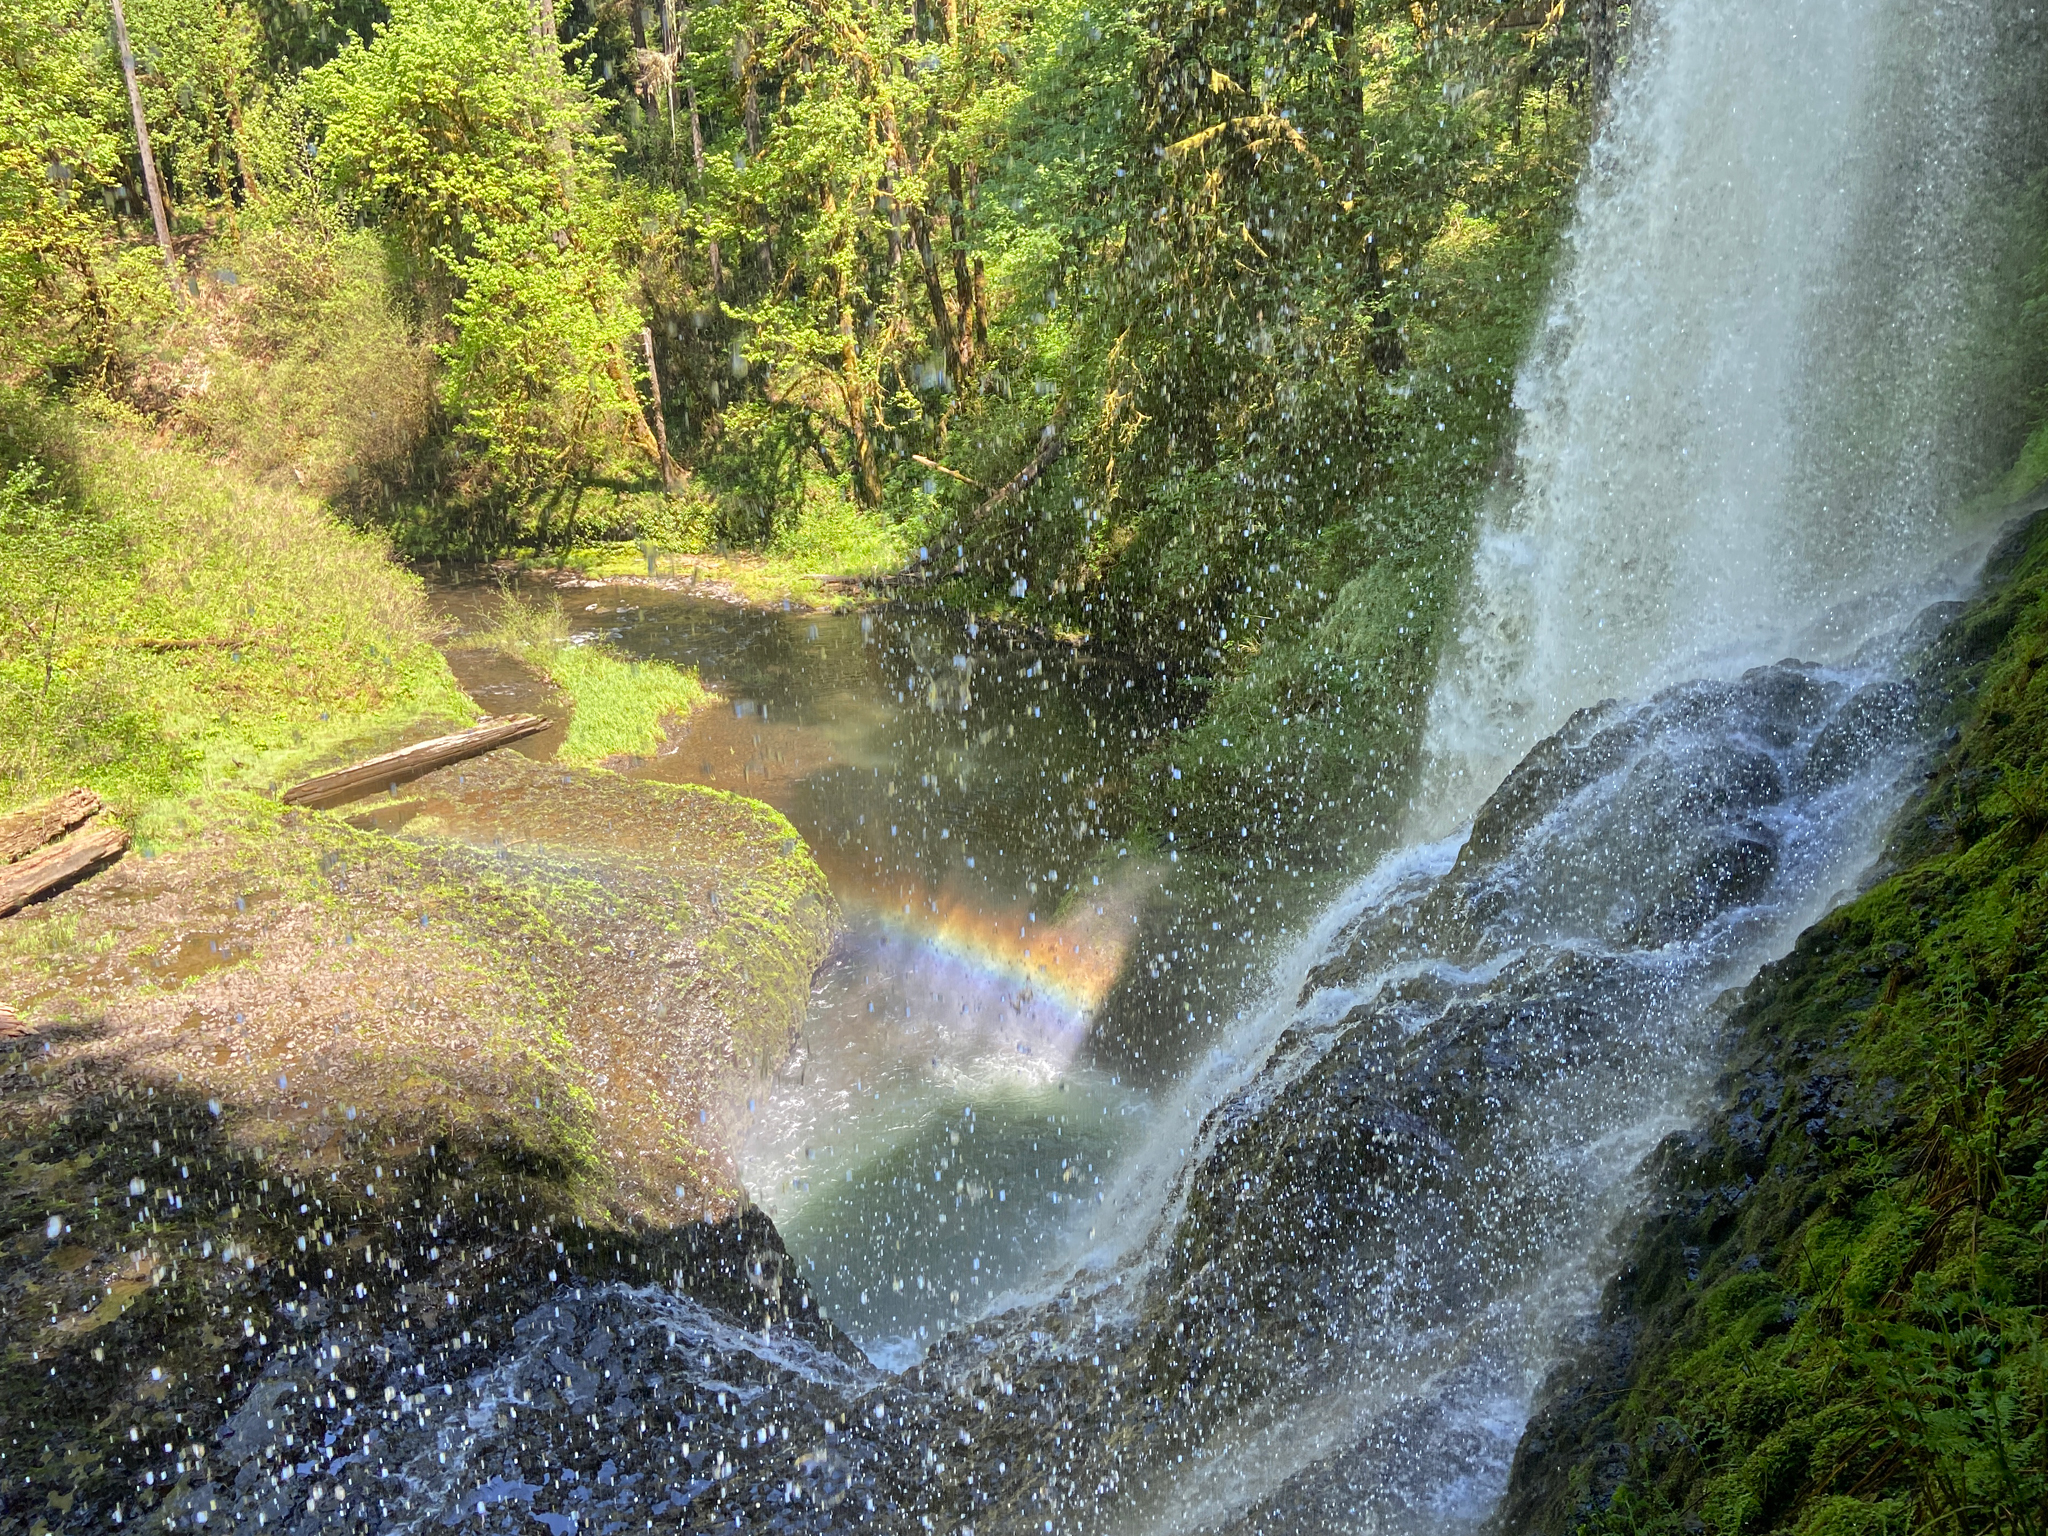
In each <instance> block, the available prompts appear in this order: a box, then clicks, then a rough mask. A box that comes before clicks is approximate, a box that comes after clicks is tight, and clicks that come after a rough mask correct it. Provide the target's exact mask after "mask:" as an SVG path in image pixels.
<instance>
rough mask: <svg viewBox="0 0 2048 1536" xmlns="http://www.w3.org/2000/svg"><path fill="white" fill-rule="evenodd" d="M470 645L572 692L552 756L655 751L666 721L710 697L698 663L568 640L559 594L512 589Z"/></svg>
mask: <svg viewBox="0 0 2048 1536" xmlns="http://www.w3.org/2000/svg"><path fill="white" fill-rule="evenodd" d="M470 643H472V644H476V645H482V646H489V647H493V648H496V649H499V650H503V651H506V652H508V653H510V654H511V655H513V656H516V657H518V658H519V659H520V660H521V661H523V662H525V663H526V664H527V665H528V666H530V667H532V668H533V669H534V670H535V671H536V672H539V673H540V674H541V675H543V676H544V677H546V678H547V679H548V681H549V682H551V683H553V684H554V685H555V686H556V687H557V688H559V689H561V690H562V692H563V693H565V694H567V695H568V697H569V700H570V703H571V705H572V707H573V709H574V713H573V714H572V715H571V716H570V718H569V732H568V735H567V736H566V737H565V738H564V739H563V742H562V745H561V747H560V749H559V750H558V751H557V752H556V754H555V755H556V757H557V759H558V760H560V761H561V762H564V763H571V764H576V765H579V766H581V765H585V764H590V763H601V762H603V761H605V760H606V759H607V758H613V757H626V756H638V755H644V754H646V753H650V752H652V751H654V749H655V748H657V747H659V746H660V745H661V744H662V741H663V740H664V739H665V735H666V732H665V729H664V725H663V722H664V721H667V720H670V719H676V720H680V719H683V718H686V717H687V716H688V715H689V713H690V711H691V710H693V709H696V708H697V707H698V706H699V705H701V704H706V703H709V702H710V701H711V698H712V695H711V692H710V690H709V689H707V688H706V687H705V686H704V685H703V684H702V683H701V682H699V681H698V680H697V673H696V670H695V669H694V668H692V669H689V670H687V671H686V670H684V669H682V668H678V667H672V666H670V665H669V664H668V663H667V662H662V661H640V660H637V659H634V658H632V657H628V656H622V655H620V654H618V653H617V652H615V651H613V650H611V649H610V648H609V647H607V646H604V645H601V644H592V643H579V642H577V641H574V640H572V639H570V638H569V635H568V626H567V624H566V623H564V621H563V618H562V605H561V603H560V601H559V600H552V601H550V602H548V603H546V604H544V605H538V606H533V605H528V604H526V603H522V602H520V601H519V600H518V599H517V598H516V597H514V596H512V594H511V593H509V592H508V593H506V594H505V595H504V598H503V601H502V603H501V604H500V606H499V610H498V617H497V621H496V622H495V623H494V624H493V625H492V626H491V627H490V628H489V629H487V630H485V631H483V632H481V633H480V634H477V635H475V636H473V637H472V639H471V642H470Z"/></svg>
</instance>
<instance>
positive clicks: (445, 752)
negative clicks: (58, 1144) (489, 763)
mask: <svg viewBox="0 0 2048 1536" xmlns="http://www.w3.org/2000/svg"><path fill="white" fill-rule="evenodd" d="M551 724H553V722H552V721H549V720H544V719H542V718H541V717H540V716H539V715H500V716H498V717H497V718H496V719H492V720H482V721H479V722H478V723H477V724H475V725H473V726H471V727H470V728H469V729H468V730H466V731H457V732H456V733H455V734H454V735H453V736H436V737H435V738H434V739H433V740H432V741H418V742H414V743H413V744H412V745H411V746H409V747H400V748H399V749H398V750H397V751H396V752H386V753H384V754H383V755H382V756H380V757H371V758H365V759H364V760H363V761H362V762H360V763H351V764H350V765H349V766H348V767H346V768H337V769H335V770H334V772H332V773H323V774H321V775H320V776H319V777H317V778H311V779H308V780H306V781H305V783H303V784H294V785H293V786H292V787H291V788H290V789H288V790H286V791H285V792H284V793H283V794H282V795H280V796H279V797H278V798H279V799H281V800H283V801H284V803H285V804H287V805H309V806H314V807H325V806H330V805H339V804H341V803H342V802H343V801H346V800H353V799H355V798H356V797H357V796H359V795H366V794H374V793H375V792H376V791H378V790H380V789H385V788H396V787H397V786H398V785H400V784H403V783H405V782H406V781H407V780H409V779H416V778H418V777H419V776H420V775H421V774H423V773H429V772H431V771H432V770H434V769H436V768H444V767H446V766H447V765H448V764H450V763H459V762H461V761H462V760H463V759H464V758H466V757H478V756H481V755H482V754H483V753H485V752H489V751H491V750H492V749H493V748H495V747H502V746H504V745H505V744H506V743H507V742H513V741H517V740H519V739H520V738H521V737H522V736H531V735H533V734H534V733H535V732H536V731H544V730H546V729H547V728H548V727H549V726H550V725H551Z"/></svg>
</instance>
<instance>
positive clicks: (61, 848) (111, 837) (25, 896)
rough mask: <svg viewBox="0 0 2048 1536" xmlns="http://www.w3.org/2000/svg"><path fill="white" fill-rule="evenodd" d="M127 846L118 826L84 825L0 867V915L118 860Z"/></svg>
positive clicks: (125, 837) (18, 908) (124, 833)
mask: <svg viewBox="0 0 2048 1536" xmlns="http://www.w3.org/2000/svg"><path fill="white" fill-rule="evenodd" d="M127 849H128V834H127V833H126V832H123V831H122V830H121V829H120V828H119V827H87V828H86V829H85V830H84V831H82V832H80V833H78V834H77V835H76V836H73V837H68V838H66V839H65V840H64V841H63V842H61V843H52V844H51V845H50V846H49V847H47V848H44V849H41V850H39V851H37V852H35V853H32V854H30V855H29V856H28V857H27V858H25V859H20V860H17V861H16V862H15V863H12V864H8V865H5V866H0V917H5V916H7V914H8V913H10V912H17V911H19V910H20V909H21V908H23V907H25V906H27V905H28V903H30V902H32V901H34V900H35V899H36V898H37V897H38V896H45V895H48V894H49V893H50V892H52V891H55V890H56V889H58V888H59V887H60V886H63V885H66V884H68V883H69V882H70V881H72V880H75V879H76V878H77V877H78V876H80V875H82V874H85V873H86V872H88V871H89V870H93V869H97V868H98V867H99V866H101V865H102V864H107V863H110V862H111V861H113V860H115V859H118V858H119V857H120V856H121V855H122V854H123V853H125V852H126V851H127Z"/></svg>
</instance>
